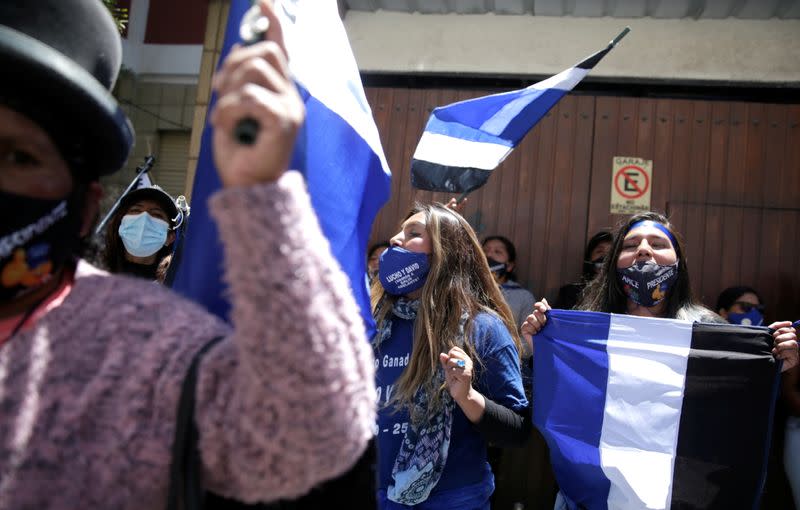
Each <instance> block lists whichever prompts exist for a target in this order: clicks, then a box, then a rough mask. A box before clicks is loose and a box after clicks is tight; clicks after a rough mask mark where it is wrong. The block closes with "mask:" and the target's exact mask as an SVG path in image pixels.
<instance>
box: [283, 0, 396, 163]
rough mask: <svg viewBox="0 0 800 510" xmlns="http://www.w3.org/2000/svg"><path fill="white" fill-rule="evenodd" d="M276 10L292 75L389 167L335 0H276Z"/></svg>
mask: <svg viewBox="0 0 800 510" xmlns="http://www.w3.org/2000/svg"><path fill="white" fill-rule="evenodd" d="M276 12H277V14H278V17H279V19H280V21H281V27H282V28H283V35H284V39H285V42H286V48H287V51H288V53H289V55H290V57H291V58H290V59H289V68H290V69H291V71H292V73H293V74H294V77H295V78H296V79H297V81H298V82H300V84H301V85H303V86H304V87H305V88H306V90H307V91H308V92H309V94H311V95H312V96H314V98H316V99H317V100H319V101H320V102H321V103H322V104H324V105H325V106H326V107H328V109H330V110H331V111H333V112H335V113H336V114H337V115H339V116H340V117H342V118H343V119H344V120H345V121H346V122H347V123H348V124H349V125H350V126H352V127H353V129H355V131H356V133H358V134H359V135H360V136H361V138H363V139H364V140H365V141H366V142H367V144H368V145H369V146H370V148H371V149H372V151H373V152H374V153H375V154H376V155H377V156H378V158H379V159H380V161H381V166H382V167H383V169H384V171H386V172H387V173H388V169H389V165H388V163H387V162H386V157H385V155H384V153H383V147H382V146H381V139H380V135H379V134H378V128H377V127H376V126H375V121H374V119H373V117H372V109H371V108H370V106H369V103H368V102H367V98H366V96H365V94H364V88H363V87H362V86H361V75H360V74H359V71H358V65H357V64H356V60H355V58H354V57H353V52H352V50H351V49H350V42H349V41H348V39H347V33H346V32H345V29H344V25H343V24H342V22H341V18H340V17H339V11H338V6H337V3H336V2H334V1H332V0H325V1H315V0H308V1H303V2H299V1H297V0H293V1H292V0H282V1H279V2H277V3H276ZM306 34H314V37H306ZM331 76H336V77H337V79H331Z"/></svg>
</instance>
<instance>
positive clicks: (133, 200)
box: [103, 186, 181, 283]
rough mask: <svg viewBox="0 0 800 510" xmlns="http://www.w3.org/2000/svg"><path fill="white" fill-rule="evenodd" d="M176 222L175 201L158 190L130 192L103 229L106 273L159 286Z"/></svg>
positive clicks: (169, 255) (170, 249) (168, 259)
mask: <svg viewBox="0 0 800 510" xmlns="http://www.w3.org/2000/svg"><path fill="white" fill-rule="evenodd" d="M180 219H181V214H180V212H179V211H178V207H177V206H176V205H175V201H174V200H173V199H172V197H171V196H169V194H168V193H167V192H166V191H164V190H162V189H161V188H159V187H158V186H151V187H146V188H139V189H135V190H132V191H130V192H129V193H128V194H126V195H125V196H124V197H122V199H121V200H120V203H119V207H118V208H117V210H116V212H115V213H114V215H113V216H112V218H111V220H110V221H109V222H108V226H107V227H106V247H105V250H104V252H103V260H104V262H105V265H106V267H107V268H108V270H109V271H110V272H112V273H123V274H129V275H133V276H139V277H141V278H145V279H147V280H151V281H152V280H156V281H158V282H159V283H163V281H164V276H165V275H166V271H167V267H168V265H169V262H170V259H171V258H172V243H173V242H174V241H175V229H176V228H177V227H178V221H179V220H180Z"/></svg>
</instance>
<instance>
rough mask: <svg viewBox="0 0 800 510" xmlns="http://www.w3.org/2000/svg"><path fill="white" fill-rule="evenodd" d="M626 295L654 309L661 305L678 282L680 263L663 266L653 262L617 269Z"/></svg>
mask: <svg viewBox="0 0 800 510" xmlns="http://www.w3.org/2000/svg"><path fill="white" fill-rule="evenodd" d="M617 275H618V276H619V279H620V282H622V287H623V289H624V291H625V294H626V295H627V296H628V297H629V298H630V299H631V301H633V302H634V303H637V304H639V305H642V306H645V307H648V308H649V307H652V306H655V305H657V304H658V303H660V302H661V301H662V300H663V299H664V298H665V297H666V296H667V292H668V291H669V290H670V288H672V284H674V283H675V282H676V281H677V280H678V263H677V262H675V263H674V264H670V265H668V266H662V265H659V264H656V263H655V262H653V261H647V262H645V261H641V262H635V263H634V264H633V265H632V266H631V267H626V268H623V269H619V268H618V269H617Z"/></svg>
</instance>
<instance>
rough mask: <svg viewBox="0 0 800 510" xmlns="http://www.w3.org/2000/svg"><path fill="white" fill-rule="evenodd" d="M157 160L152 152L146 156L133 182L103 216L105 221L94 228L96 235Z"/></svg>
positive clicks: (137, 169)
mask: <svg viewBox="0 0 800 510" xmlns="http://www.w3.org/2000/svg"><path fill="white" fill-rule="evenodd" d="M155 162H156V158H155V157H154V156H153V155H152V154H150V155H149V156H145V158H144V163H142V165H141V166H139V167H137V168H136V177H134V178H133V180H132V181H131V183H130V184H128V187H127V188H125V191H124V192H123V193H122V194H121V195H120V196H119V198H118V199H117V201H116V202H115V203H114V205H113V206H112V207H111V209H109V211H108V214H106V216H105V218H103V221H101V222H100V224H99V225H97V228H96V229H95V230H94V233H95V235H98V234H100V233H101V232H102V231H103V228H105V226H106V223H108V220H109V219H111V216H113V215H114V213H115V212H116V211H117V209H118V208H119V204H120V202H121V201H122V198H123V197H124V196H125V195H127V194H128V192H129V191H130V190H132V189H133V187H134V186H136V183H137V182H139V179H140V178H141V177H142V176H143V175H144V174H146V173H147V172H149V171H150V169H151V168H153V163H155Z"/></svg>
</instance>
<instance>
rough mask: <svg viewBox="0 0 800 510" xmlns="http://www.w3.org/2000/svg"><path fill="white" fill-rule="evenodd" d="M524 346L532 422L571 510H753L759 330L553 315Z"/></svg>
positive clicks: (765, 345)
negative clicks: (530, 345) (528, 348)
mask: <svg viewBox="0 0 800 510" xmlns="http://www.w3.org/2000/svg"><path fill="white" fill-rule="evenodd" d="M534 338H535V342H536V347H535V348H536V351H535V352H536V354H535V356H534V375H533V377H534V383H533V395H534V398H533V401H534V404H533V420H534V423H535V425H536V427H537V428H538V429H539V430H540V431H541V432H542V435H543V436H544V438H545V440H546V441H547V443H548V445H549V447H550V457H551V462H552V465H553V470H554V472H555V475H556V480H557V481H558V485H559V488H560V489H561V492H562V494H563V495H564V496H565V497H566V499H567V500H568V506H569V508H570V509H578V508H587V509H592V510H598V509H615V510H626V509H631V510H633V509H636V510H639V509H644V508H647V509H669V508H680V509H730V508H742V509H744V508H754V509H755V508H758V502H759V497H760V495H761V490H762V488H763V484H764V477H765V474H766V463H767V453H768V451H769V439H770V435H771V427H772V414H773V410H774V404H775V399H776V395H777V390H778V385H779V381H780V373H779V372H780V369H779V363H778V362H776V360H775V359H774V357H773V356H772V353H771V348H772V336H771V335H770V334H769V331H768V330H767V329H766V328H760V327H745V326H735V325H728V324H701V323H691V322H688V321H679V320H668V319H653V318H642V317H633V316H629V315H616V314H606V313H596V312H579V311H565V310H552V311H550V312H549V319H548V321H547V324H546V326H545V328H544V329H543V330H542V331H541V332H540V333H539V334H538V335H536V337H534Z"/></svg>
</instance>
